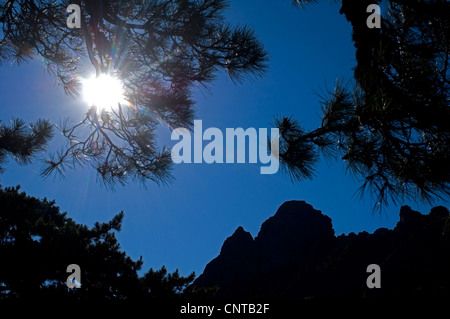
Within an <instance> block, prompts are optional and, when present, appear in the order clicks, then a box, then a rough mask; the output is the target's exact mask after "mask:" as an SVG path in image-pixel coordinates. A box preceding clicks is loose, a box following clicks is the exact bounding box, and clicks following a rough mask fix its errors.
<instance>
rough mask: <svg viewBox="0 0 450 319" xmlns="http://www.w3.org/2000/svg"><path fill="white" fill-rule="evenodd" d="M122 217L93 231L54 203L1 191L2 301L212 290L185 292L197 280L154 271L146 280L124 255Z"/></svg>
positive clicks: (173, 294)
mask: <svg viewBox="0 0 450 319" xmlns="http://www.w3.org/2000/svg"><path fill="white" fill-rule="evenodd" d="M123 217H124V214H123V212H121V213H119V214H117V215H116V216H115V217H114V218H113V219H111V220H110V221H109V222H107V223H98V222H97V223H95V225H94V227H92V228H89V227H87V226H85V225H80V224H77V223H76V222H75V221H73V220H72V219H71V218H68V217H67V214H66V213H61V212H60V210H59V208H58V207H57V206H55V203H54V201H48V200H47V199H44V200H40V199H37V198H34V197H30V196H27V195H26V194H25V193H23V192H22V193H20V192H19V187H15V188H5V189H2V188H0V259H1V261H2V262H1V263H0V300H26V299H34V300H36V299H37V298H43V299H45V298H47V299H50V298H52V299H57V300H63V301H64V300H66V301H70V300H78V301H94V300H131V301H134V300H136V301H141V300H146V299H148V298H152V299H155V298H164V299H165V300H167V299H168V298H175V297H181V296H187V295H189V296H197V295H207V294H209V293H210V292H211V290H195V289H193V288H189V289H185V288H186V287H187V286H188V285H189V284H190V283H191V282H192V281H193V280H194V277H195V275H194V273H192V274H191V275H189V276H188V277H183V276H180V275H179V273H178V270H177V271H176V272H174V273H172V274H170V273H167V269H166V268H165V267H163V268H162V269H161V270H158V271H154V270H153V269H150V270H149V271H148V272H147V273H146V274H145V275H144V276H143V277H139V275H138V273H137V271H138V270H140V269H141V267H142V264H143V262H142V259H139V260H137V261H134V260H132V259H131V258H130V257H128V256H127V255H126V254H125V252H123V251H121V250H120V245H119V243H118V241H117V238H116V236H115V231H120V229H121V224H122V220H123ZM70 264H77V265H79V266H80V268H81V288H80V289H69V288H67V286H66V279H67V277H68V276H69V273H66V268H67V266H68V265H70Z"/></svg>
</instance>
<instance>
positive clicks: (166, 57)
mask: <svg viewBox="0 0 450 319" xmlns="http://www.w3.org/2000/svg"><path fill="white" fill-rule="evenodd" d="M69 3H73V4H78V5H79V6H80V7H81V16H82V17H81V28H80V29H76V28H74V29H69V28H68V27H67V26H66V20H67V16H68V14H67V13H66V8H67V6H68V4H69ZM226 6H227V1H226V0H176V1H172V0H162V1H160V0H158V1H157V0H148V1H138V0H131V1H125V2H124V1H118V0H89V1H85V0H74V1H53V0H40V1H36V0H15V1H10V0H3V1H0V25H1V27H2V33H1V34H0V61H1V60H6V61H17V62H18V63H20V62H22V61H25V60H27V59H29V58H31V57H32V56H33V55H38V56H41V57H43V58H44V59H45V60H46V61H47V62H48V66H49V71H50V72H53V73H55V75H56V76H57V77H58V78H59V80H60V82H61V84H62V85H63V87H64V89H65V91H66V92H67V94H69V95H73V96H76V95H77V94H78V93H79V86H80V82H79V76H78V73H77V68H78V66H79V64H80V63H81V62H82V61H83V60H82V59H81V60H80V57H85V58H86V57H87V58H88V60H89V61H90V63H91V64H92V65H93V66H94V67H95V70H96V74H97V75H98V76H99V75H101V74H111V75H114V76H116V77H118V78H120V79H121V81H122V82H123V85H124V88H125V95H126V99H127V100H128V101H129V102H131V104H132V107H125V106H123V105H120V104H119V107H118V109H115V110H104V109H103V110H98V109H97V108H96V107H95V106H92V108H91V109H90V110H89V111H88V112H87V114H86V116H85V117H84V119H83V120H82V121H81V122H79V123H76V124H68V123H69V122H66V123H65V124H66V125H62V126H61V127H59V128H60V130H61V132H62V134H63V135H64V136H65V137H66V138H67V140H68V147H67V148H66V149H65V150H64V151H62V152H61V153H58V154H56V155H55V156H54V157H52V158H50V159H49V160H47V166H46V168H45V169H44V171H43V175H45V176H47V175H49V174H50V173H52V172H53V171H55V170H57V171H59V172H63V171H64V169H65V168H67V167H76V166H77V165H87V164H92V165H93V166H94V167H95V168H96V169H97V171H98V173H99V174H100V176H101V177H102V179H103V180H104V181H105V182H106V183H107V184H108V185H113V184H115V183H117V182H118V183H122V184H125V183H126V182H127V181H128V180H130V179H132V180H140V181H146V180H152V181H155V182H158V183H159V182H167V181H170V180H171V175H170V166H171V159H170V152H169V151H168V150H167V149H166V148H164V147H163V148H162V149H160V148H158V147H157V145H156V142H155V133H154V131H155V129H156V127H157V126H158V125H159V124H163V125H167V126H169V127H171V128H176V127H180V126H181V127H187V128H190V127H192V120H193V109H192V105H193V103H194V101H193V100H192V99H191V89H192V87H193V86H195V85H197V86H205V85H207V84H208V83H210V82H211V81H212V80H213V78H214V74H215V72H216V71H217V70H219V69H223V70H225V71H226V72H227V73H228V75H229V76H230V77H231V79H232V80H233V81H236V82H239V81H241V80H243V78H244V77H245V76H251V75H261V74H262V72H263V71H264V69H265V63H266V60H267V57H266V53H265V51H264V49H263V47H262V45H261V43H260V42H259V41H258V40H257V39H256V37H255V35H254V33H253V31H252V30H251V29H249V28H247V27H246V26H242V27H236V28H233V27H231V26H230V25H229V24H228V23H226V21H225V20H224V18H223V16H222V14H223V11H224V9H225V8H226Z"/></svg>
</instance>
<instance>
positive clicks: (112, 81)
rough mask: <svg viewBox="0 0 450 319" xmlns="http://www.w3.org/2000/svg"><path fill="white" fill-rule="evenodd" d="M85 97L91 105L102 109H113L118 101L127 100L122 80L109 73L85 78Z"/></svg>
mask: <svg viewBox="0 0 450 319" xmlns="http://www.w3.org/2000/svg"><path fill="white" fill-rule="evenodd" d="M83 97H84V100H85V101H86V102H87V103H88V105H89V106H96V107H97V108H100V109H102V110H108V109H111V108H113V107H116V106H117V105H118V103H124V102H125V99H124V96H123V84H122V82H121V81H120V80H119V79H117V78H115V77H113V76H111V75H108V74H101V75H100V76H93V77H91V78H90V79H85V80H83Z"/></svg>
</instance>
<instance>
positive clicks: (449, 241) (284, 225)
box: [194, 201, 450, 299]
mask: <svg viewBox="0 0 450 319" xmlns="http://www.w3.org/2000/svg"><path fill="white" fill-rule="evenodd" d="M370 264H377V265H379V266H380V268H381V288H379V289H378V288H372V289H369V288H368V287H367V284H366V280H367V278H368V276H369V275H371V274H370V273H368V272H367V267H368V266H369V265H370ZM194 284H195V285H196V286H199V287H210V286H215V285H216V286H218V287H219V291H218V294H217V296H218V297H221V298H222V297H224V298H242V297H244V298H258V299H259V298H280V299H285V298H308V299H309V298H319V299H320V298H374V297H376V298H384V297H386V298H391V297H395V298H409V297H418V298H421V297H444V296H450V217H449V211H448V210H447V208H445V207H442V206H439V207H435V208H433V209H432V210H431V212H430V213H429V214H428V215H422V214H421V213H419V212H416V211H414V210H412V209H410V208H409V207H408V206H403V207H402V208H401V210H400V221H399V222H398V223H397V225H396V227H395V228H394V229H393V230H389V229H385V228H380V229H378V230H376V231H375V232H374V233H373V234H369V233H367V232H361V233H359V234H354V233H350V234H348V235H340V236H338V237H336V236H335V234H334V230H333V226H332V223H331V219H330V218H329V217H328V216H326V215H323V214H322V213H321V212H320V211H318V210H315V209H314V208H313V207H312V206H311V205H309V204H307V203H305V202H303V201H289V202H285V203H284V204H283V205H281V207H280V208H279V209H278V211H277V212H276V214H275V215H274V216H273V217H270V218H269V219H268V220H266V221H265V222H264V223H263V224H262V226H261V230H260V232H259V233H258V236H257V237H256V238H252V236H251V235H250V233H248V232H246V231H245V230H244V229H243V228H242V227H239V228H237V229H236V231H235V232H234V234H233V235H232V236H230V237H229V238H227V239H226V240H225V242H224V244H223V246H222V249H221V252H220V254H219V256H218V257H216V258H215V259H213V260H212V261H211V262H210V263H209V264H208V265H207V266H206V268H205V270H204V272H203V274H202V275H201V276H200V277H199V278H197V280H196V281H195V283H194Z"/></svg>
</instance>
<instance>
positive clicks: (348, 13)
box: [277, 0, 450, 207]
mask: <svg viewBox="0 0 450 319" xmlns="http://www.w3.org/2000/svg"><path fill="white" fill-rule="evenodd" d="M308 2H310V1H298V3H299V4H302V5H304V4H307V3H308ZM372 3H380V1H373V0H364V1H361V0H343V1H342V7H341V10H340V13H341V14H343V15H345V17H346V18H347V20H348V21H349V22H350V23H351V25H352V27H353V42H354V45H355V48H356V63H357V64H356V67H355V70H354V80H355V84H354V86H353V88H352V86H351V85H349V84H347V85H346V84H344V83H342V82H338V83H337V85H336V87H335V89H334V90H332V91H330V92H327V93H326V94H325V95H324V96H323V97H322V101H321V105H322V110H323V116H322V123H321V126H320V127H319V128H317V129H316V130H313V131H310V132H307V131H304V130H303V129H302V128H301V127H300V126H299V124H298V123H297V122H296V121H295V120H294V119H292V118H281V119H278V120H277V125H278V127H279V128H280V136H281V141H280V145H281V146H282V147H281V150H280V159H281V162H282V163H283V164H284V167H285V168H286V169H287V170H288V171H289V173H290V175H291V177H292V179H293V180H301V179H302V178H305V177H306V178H310V177H312V176H313V169H314V164H315V162H316V161H317V159H318V154H319V150H321V151H323V152H324V153H325V155H331V156H338V155H339V156H340V157H341V158H342V160H344V162H345V163H346V164H347V168H348V170H350V171H351V172H352V173H354V174H355V175H356V176H359V177H362V178H363V180H364V183H363V185H362V187H361V189H360V190H361V194H363V193H364V191H365V190H366V189H367V188H369V189H370V190H371V191H373V193H374V194H376V196H377V198H376V204H375V207H383V206H385V205H386V204H388V203H389V201H390V200H393V201H394V202H395V201H396V200H398V199H401V200H403V199H406V198H410V199H414V200H415V199H417V198H421V199H423V200H426V201H431V200H432V199H433V198H436V197H437V198H439V197H441V196H445V195H448V194H449V193H450V188H449V181H450V165H449V163H450V131H449V127H450V126H449V125H448V123H449V122H450V108H449V104H448V102H449V71H448V62H449V61H448V56H449V44H448V43H449V40H450V36H449V35H450V5H449V4H448V2H447V1H445V0H442V1H418V0H416V1H413V0H411V1H410V0H408V1H404V0H391V1H384V2H383V4H385V5H386V6H387V7H388V10H387V13H383V14H382V25H381V29H376V28H374V29H370V28H368V27H367V24H366V20H367V17H368V16H369V13H366V9H367V7H368V5H370V4H372ZM330 54H331V53H330Z"/></svg>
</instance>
